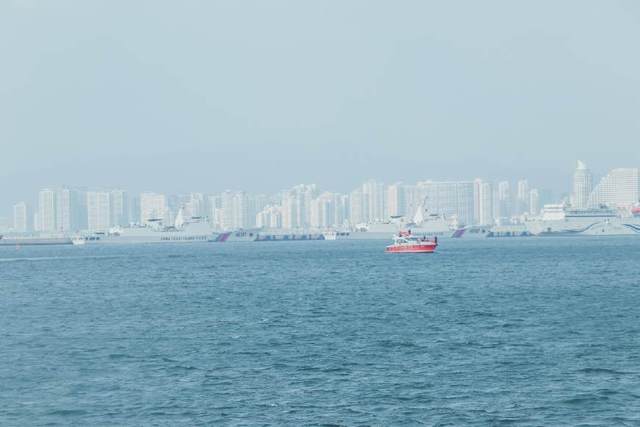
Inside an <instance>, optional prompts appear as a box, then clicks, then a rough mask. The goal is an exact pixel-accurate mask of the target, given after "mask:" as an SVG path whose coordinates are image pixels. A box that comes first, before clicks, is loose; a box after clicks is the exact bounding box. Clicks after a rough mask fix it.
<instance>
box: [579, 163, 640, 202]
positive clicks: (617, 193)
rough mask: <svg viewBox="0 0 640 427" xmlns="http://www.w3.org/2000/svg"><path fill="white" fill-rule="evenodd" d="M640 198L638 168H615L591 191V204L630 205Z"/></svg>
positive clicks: (639, 174) (589, 200)
mask: <svg viewBox="0 0 640 427" xmlns="http://www.w3.org/2000/svg"><path fill="white" fill-rule="evenodd" d="M639 200H640V173H639V170H638V169H637V168H621V169H613V170H612V171H611V172H609V173H608V174H607V175H606V176H605V177H604V178H602V179H601V180H600V182H599V183H598V185H597V186H596V188H595V189H594V190H593V191H592V192H591V195H590V196H589V199H588V202H587V204H588V205H589V206H599V205H606V206H609V207H630V206H634V205H636V204H637V203H638V202H639Z"/></svg>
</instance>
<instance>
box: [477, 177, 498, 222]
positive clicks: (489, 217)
mask: <svg viewBox="0 0 640 427" xmlns="http://www.w3.org/2000/svg"><path fill="white" fill-rule="evenodd" d="M473 216H474V220H475V223H476V224H478V225H493V188H492V187H491V183H489V182H485V181H483V180H481V179H476V180H475V181H474V182H473Z"/></svg>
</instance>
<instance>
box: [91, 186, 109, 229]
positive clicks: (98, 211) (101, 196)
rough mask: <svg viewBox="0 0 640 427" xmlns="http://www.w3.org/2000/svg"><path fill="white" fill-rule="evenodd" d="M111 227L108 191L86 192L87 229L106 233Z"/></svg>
mask: <svg viewBox="0 0 640 427" xmlns="http://www.w3.org/2000/svg"><path fill="white" fill-rule="evenodd" d="M110 227H111V203H110V195H109V192H108V191H87V228H88V229H89V230H90V231H106V230H108V229H109V228H110Z"/></svg>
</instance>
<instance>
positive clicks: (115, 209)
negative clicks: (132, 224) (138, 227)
mask: <svg viewBox="0 0 640 427" xmlns="http://www.w3.org/2000/svg"><path fill="white" fill-rule="evenodd" d="M109 209H110V214H109V216H110V222H111V225H112V226H119V227H124V226H127V225H129V199H128V197H127V193H126V192H125V191H123V190H111V191H110V192H109Z"/></svg>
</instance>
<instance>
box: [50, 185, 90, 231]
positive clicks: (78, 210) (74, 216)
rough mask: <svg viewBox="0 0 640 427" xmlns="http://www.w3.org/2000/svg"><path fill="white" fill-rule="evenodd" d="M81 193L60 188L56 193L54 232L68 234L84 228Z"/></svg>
mask: <svg viewBox="0 0 640 427" xmlns="http://www.w3.org/2000/svg"><path fill="white" fill-rule="evenodd" d="M83 197H86V195H85V194H83V193H82V192H80V191H78V190H76V189H73V188H66V187H65V188H61V189H59V190H57V192H56V230H57V231H61V232H65V233H69V232H72V231H78V230H80V229H82V228H85V227H86V216H87V212H86V205H85V203H83Z"/></svg>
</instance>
